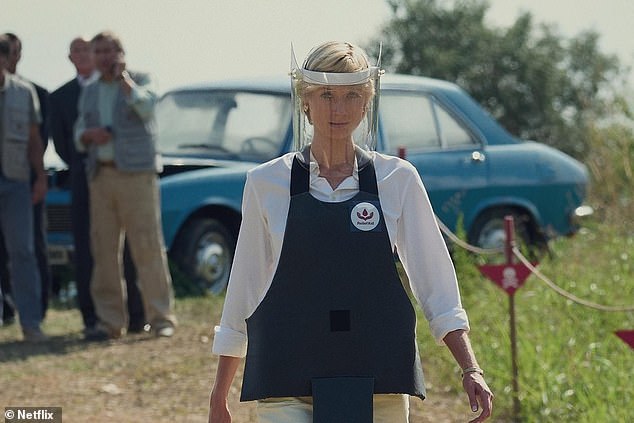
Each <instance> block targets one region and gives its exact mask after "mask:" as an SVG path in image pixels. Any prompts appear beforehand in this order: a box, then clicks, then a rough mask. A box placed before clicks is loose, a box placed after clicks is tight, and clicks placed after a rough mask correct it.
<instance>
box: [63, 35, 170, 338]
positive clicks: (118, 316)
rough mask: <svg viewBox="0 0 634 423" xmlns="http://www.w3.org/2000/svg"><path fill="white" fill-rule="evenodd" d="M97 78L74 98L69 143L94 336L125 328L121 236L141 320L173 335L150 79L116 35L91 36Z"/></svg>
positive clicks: (111, 335)
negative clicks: (84, 181) (81, 211)
mask: <svg viewBox="0 0 634 423" xmlns="http://www.w3.org/2000/svg"><path fill="white" fill-rule="evenodd" d="M91 46H92V49H93V52H94V54H95V63H96V66H97V70H98V71H99V72H100V73H101V77H100V78H99V79H98V80H97V81H95V82H93V83H91V84H89V85H87V86H86V87H84V89H83V90H82V92H81V95H80V97H79V104H78V116H77V122H76V124H75V145H76V147H77V150H78V151H80V152H81V151H85V152H86V153H87V159H86V173H87V175H88V180H89V181H88V184H89V192H90V222H91V228H90V237H91V250H92V255H93V259H94V267H93V273H92V280H91V293H92V297H93V301H94V304H95V311H96V313H97V317H98V319H99V322H98V323H97V327H98V331H97V332H96V333H95V334H94V338H95V339H108V338H118V337H120V336H122V335H124V334H125V332H126V327H127V324H128V315H127V312H126V307H125V289H124V282H123V275H122V263H121V261H122V251H123V240H124V237H125V238H126V239H127V240H128V243H129V246H130V251H131V253H132V259H133V260H134V263H135V265H136V267H137V273H138V283H139V288H140V290H141V295H142V298H143V303H144V308H145V316H146V320H147V321H148V322H149V323H150V325H151V327H152V330H153V332H154V333H155V335H157V336H172V334H173V333H174V326H175V323H176V318H175V317H174V313H173V291H172V281H171V277H170V274H169V269H168V267H167V255H166V251H165V245H164V241H163V233H162V230H161V216H160V208H159V191H158V178H157V175H156V172H157V171H159V170H160V167H159V164H158V160H157V154H156V149H155V136H154V132H155V123H154V104H155V102H156V96H155V95H154V93H153V92H152V91H151V90H150V89H149V88H148V87H149V77H148V75H145V74H138V73H132V72H128V71H127V70H126V67H125V53H124V50H123V45H122V43H121V41H120V39H119V38H118V37H117V36H116V35H115V34H114V33H112V32H101V33H99V34H97V35H96V36H94V37H93V39H92V40H91Z"/></svg>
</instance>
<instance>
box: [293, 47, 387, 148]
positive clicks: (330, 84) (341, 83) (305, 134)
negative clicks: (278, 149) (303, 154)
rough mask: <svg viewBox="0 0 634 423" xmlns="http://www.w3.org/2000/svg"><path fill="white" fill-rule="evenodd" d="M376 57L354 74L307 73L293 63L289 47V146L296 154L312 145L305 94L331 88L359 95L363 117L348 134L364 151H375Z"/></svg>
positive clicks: (295, 61) (310, 121)
mask: <svg viewBox="0 0 634 423" xmlns="http://www.w3.org/2000/svg"><path fill="white" fill-rule="evenodd" d="M380 57H381V53H380V52H379V60H378V61H377V66H371V67H369V68H368V69H363V70H361V71H358V72H349V73H334V72H318V71H310V70H307V69H304V68H303V67H300V66H299V65H298V64H297V59H296V58H295V53H294V51H293V48H292V46H291V72H290V75H291V101H292V103H293V143H294V148H295V150H297V151H301V150H302V149H303V148H304V147H306V146H307V145H309V144H310V143H311V142H312V138H313V134H314V127H313V123H312V119H311V116H310V111H309V109H308V105H307V104H306V101H305V100H306V98H307V95H310V93H311V92H315V90H320V89H321V90H322V91H323V90H324V89H332V91H334V92H337V91H338V92H345V90H346V89H349V90H350V91H351V92H359V93H363V95H364V97H363V101H362V104H361V105H360V107H362V108H363V110H364V112H363V118H362V119H361V122H360V123H359V125H358V126H357V127H356V129H355V130H354V132H353V134H352V138H353V140H354V143H355V144H356V145H357V146H359V147H361V148H363V149H364V150H368V151H371V150H375V149H376V142H377V140H376V136H377V126H378V106H379V92H380V90H379V89H380V86H379V82H380V78H381V75H382V74H383V73H384V71H382V70H381V69H380Z"/></svg>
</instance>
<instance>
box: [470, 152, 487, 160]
mask: <svg viewBox="0 0 634 423" xmlns="http://www.w3.org/2000/svg"><path fill="white" fill-rule="evenodd" d="M485 160H486V156H485V155H484V154H483V153H480V152H479V151H474V152H473V153H471V161H472V162H484V161H485Z"/></svg>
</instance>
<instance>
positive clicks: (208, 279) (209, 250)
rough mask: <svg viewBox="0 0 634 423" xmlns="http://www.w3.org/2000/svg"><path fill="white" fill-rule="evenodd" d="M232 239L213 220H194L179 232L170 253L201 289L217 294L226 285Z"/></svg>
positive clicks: (223, 228) (234, 238)
mask: <svg viewBox="0 0 634 423" xmlns="http://www.w3.org/2000/svg"><path fill="white" fill-rule="evenodd" d="M235 245H236V237H235V236H234V235H233V234H232V232H231V231H230V230H229V229H228V228H227V227H226V226H225V225H223V224H222V223H221V222H220V221H218V220H216V219H209V218H196V219H193V220H191V221H189V222H187V224H186V225H185V227H184V228H183V229H182V231H181V232H180V234H179V236H178V239H177V241H176V243H175V244H174V248H173V249H172V251H171V253H172V256H173V257H174V259H175V261H176V264H177V265H178V266H179V267H180V269H181V270H182V271H183V272H184V273H185V274H186V275H187V276H188V277H190V278H191V279H192V280H194V281H195V282H196V283H198V284H199V285H200V286H201V287H202V288H203V289H204V290H206V291H208V292H210V293H212V294H221V293H222V292H223V291H224V290H225V289H226V287H227V284H228V283H229V272H230V270H231V264H232V262H233V253H234V250H235Z"/></svg>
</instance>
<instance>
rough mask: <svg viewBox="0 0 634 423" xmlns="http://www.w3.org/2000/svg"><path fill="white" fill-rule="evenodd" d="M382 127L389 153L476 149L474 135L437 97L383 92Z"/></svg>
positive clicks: (418, 93) (416, 93)
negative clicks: (472, 147) (470, 147)
mask: <svg viewBox="0 0 634 423" xmlns="http://www.w3.org/2000/svg"><path fill="white" fill-rule="evenodd" d="M380 110H381V124H382V127H383V131H384V134H385V137H386V140H385V144H386V145H385V149H386V151H387V152H389V153H392V154H395V153H396V152H397V150H398V149H399V148H400V147H405V148H406V149H407V150H420V149H439V148H455V147H460V146H465V145H473V144H474V139H473V137H472V136H471V135H470V133H469V132H468V131H467V130H466V129H465V128H464V127H463V126H462V125H461V124H460V123H459V122H458V121H457V120H456V119H455V118H454V117H453V116H452V115H451V114H450V113H449V112H447V111H446V110H445V109H444V108H443V107H442V106H441V105H440V104H439V103H438V102H437V101H436V100H435V99H434V98H433V97H431V96H430V95H428V94H426V93H420V92H415V93H412V92H398V91H395V92H382V93H381V105H380Z"/></svg>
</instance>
